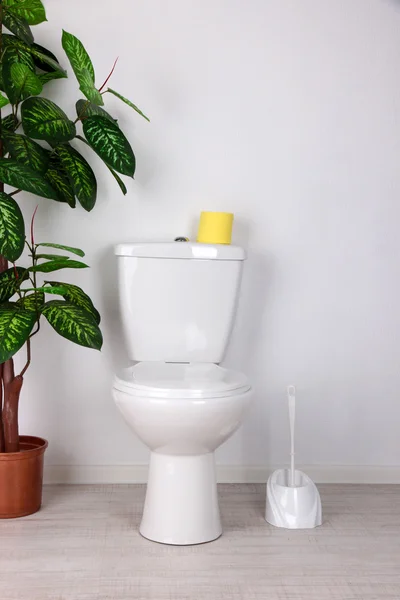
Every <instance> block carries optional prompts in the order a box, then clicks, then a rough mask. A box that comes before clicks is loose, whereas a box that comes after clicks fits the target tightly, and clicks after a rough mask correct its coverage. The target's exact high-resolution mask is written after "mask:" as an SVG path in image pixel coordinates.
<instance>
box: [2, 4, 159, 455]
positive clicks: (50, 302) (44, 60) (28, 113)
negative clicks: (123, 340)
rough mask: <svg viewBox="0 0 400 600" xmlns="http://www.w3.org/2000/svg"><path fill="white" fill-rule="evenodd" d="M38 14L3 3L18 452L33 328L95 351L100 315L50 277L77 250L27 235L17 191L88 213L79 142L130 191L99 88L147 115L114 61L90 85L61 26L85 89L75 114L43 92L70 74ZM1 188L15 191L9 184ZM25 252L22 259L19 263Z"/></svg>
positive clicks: (11, 413)
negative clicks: (115, 84) (38, 35)
mask: <svg viewBox="0 0 400 600" xmlns="http://www.w3.org/2000/svg"><path fill="white" fill-rule="evenodd" d="M44 21H46V13H45V8H44V6H43V4H42V2H41V0H0V66H1V69H0V452H16V451H18V450H19V437H18V435H19V434H18V402H19V396H20V391H21V387H22V383H23V377H24V374H25V372H26V370H27V368H28V367H29V365H30V362H31V338H32V337H33V336H34V335H35V334H36V333H37V332H38V331H39V329H40V321H41V319H42V318H45V319H47V321H48V322H49V323H50V325H51V326H52V327H53V329H54V330H55V331H56V332H57V333H58V334H60V335H61V336H63V337H65V338H67V339H68V340H70V341H72V342H75V343H76V344H80V345H81V346H86V347H88V348H94V349H97V350H99V349H100V348H101V346H102V335H101V331H100V328H99V323H100V316H99V313H98V312H97V310H96V309H95V307H94V305H93V303H92V301H91V299H90V298H89V296H88V295H87V294H85V292H83V290H81V289H80V288H79V287H78V286H75V285H72V284H70V283H65V282H60V281H53V276H51V275H49V274H50V273H53V272H55V271H60V270H61V269H82V268H85V267H86V266H87V265H86V264H85V263H83V262H82V261H81V260H79V259H78V258H81V257H83V256H84V253H83V251H82V250H80V249H78V248H71V247H69V246H65V245H62V244H58V243H52V242H51V243H50V242H44V243H37V242H36V241H35V239H34V231H33V223H34V218H32V222H31V227H30V233H29V234H28V235H27V236H26V234H25V224H24V219H23V216H22V213H21V210H20V207H19V204H18V199H19V198H20V196H18V197H17V199H16V196H17V194H19V193H20V192H21V191H24V192H30V193H31V194H35V195H37V196H40V197H42V198H48V199H49V200H54V201H56V202H64V203H67V204H68V205H69V206H70V207H71V208H75V206H76V202H77V201H78V203H79V204H80V205H81V206H82V207H83V208H84V209H85V210H87V211H91V210H92V209H93V207H94V205H95V203H96V197H97V183H96V176H95V174H94V172H93V170H92V168H91V166H90V165H89V163H88V162H87V160H86V159H85V158H84V157H83V156H82V154H81V153H80V148H79V146H80V145H82V144H85V145H86V146H88V147H89V148H91V149H92V150H93V151H94V152H95V153H96V154H97V155H98V156H99V157H100V158H101V159H102V160H103V162H104V164H105V166H106V167H107V168H108V169H109V171H110V172H111V174H112V175H113V176H114V178H115V179H116V181H117V183H118V185H119V187H120V189H121V191H122V192H123V194H126V192H127V190H126V187H125V184H124V182H123V181H122V179H121V177H120V175H126V176H128V177H133V175H134V173H135V156H134V154H133V151H132V148H131V146H130V144H129V142H128V140H127V138H126V137H125V135H124V134H123V132H122V131H121V129H120V127H119V125H118V123H117V121H116V119H114V118H113V117H112V116H111V115H110V114H109V113H108V112H107V111H106V110H105V109H104V108H103V106H104V97H105V95H106V94H112V95H114V96H116V97H117V98H119V99H120V100H122V101H123V102H124V103H125V104H127V105H129V106H130V107H131V108H133V109H134V110H135V111H136V112H137V113H139V114H140V115H141V116H142V117H144V118H145V119H147V117H146V116H145V115H144V114H143V113H142V112H141V111H140V110H139V109H138V108H137V106H135V105H134V104H133V103H132V102H131V101H130V100H128V99H127V98H124V97H123V96H122V95H121V94H119V93H118V92H116V91H115V90H113V89H111V88H109V87H106V86H107V84H108V80H109V78H110V76H111V74H112V72H113V70H114V67H115V64H114V66H113V68H112V71H111V73H110V75H109V76H108V77H107V79H106V81H105V82H104V83H103V84H102V85H101V86H100V87H98V86H97V85H96V78H95V71H94V68H93V64H92V61H91V59H90V57H89V55H88V53H87V52H86V50H85V48H84V46H83V44H82V43H81V42H80V41H79V40H78V39H77V38H76V37H75V36H74V35H72V34H70V33H67V32H66V31H64V32H63V34H62V46H63V49H64V51H65V53H66V55H67V58H68V60H69V63H70V65H71V67H72V70H73V72H74V74H75V77H76V79H77V81H78V84H79V89H80V91H81V94H82V97H81V98H79V99H78V101H77V102H76V106H75V111H76V115H74V117H73V118H69V117H68V116H67V114H66V113H65V112H64V110H63V109H62V108H61V107H60V106H58V105H57V104H55V103H54V102H52V101H51V100H49V99H47V98H45V97H43V96H42V94H43V92H44V90H45V87H46V85H47V84H48V83H49V82H50V81H53V80H55V79H63V78H65V77H67V73H66V71H65V70H64V69H63V67H62V66H61V65H60V63H59V61H58V59H57V57H56V56H55V55H54V54H53V53H52V52H50V50H48V49H47V48H44V47H43V46H40V45H39V44H37V43H35V41H34V37H33V33H32V30H31V26H32V25H37V24H39V23H42V22H44ZM4 30H6V31H4ZM1 113H3V114H1ZM147 120H148V119H147ZM5 185H6V186H10V188H11V189H9V188H8V187H7V189H6V191H5V187H4V186H5ZM24 250H26V253H25V256H27V259H26V260H23V261H22V262H23V263H24V264H23V265H20V264H19V263H18V265H17V264H16V262H17V261H20V259H21V255H22V253H23V252H24ZM59 251H61V252H62V253H63V254H60V253H59ZM74 255H75V256H74ZM76 256H77V257H78V258H76ZM39 277H41V280H40V281H39V279H38V278H39ZM50 279H51V280H50ZM24 345H25V346H26V350H27V361H26V364H25V366H24V368H23V369H22V371H21V373H20V374H17V375H15V373H14V363H13V358H12V357H13V356H14V354H15V353H16V352H18V350H20V349H21V348H22V347H23V346H24Z"/></svg>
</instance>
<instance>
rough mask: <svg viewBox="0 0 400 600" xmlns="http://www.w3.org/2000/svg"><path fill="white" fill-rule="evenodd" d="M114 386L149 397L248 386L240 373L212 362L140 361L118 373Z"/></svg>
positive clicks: (213, 394) (237, 390)
mask: <svg viewBox="0 0 400 600" xmlns="http://www.w3.org/2000/svg"><path fill="white" fill-rule="evenodd" d="M114 387H115V388H116V389H117V390H120V391H122V392H126V393H128V394H131V395H140V396H148V397H152V398H221V397H229V396H236V395H240V394H243V393H245V392H247V391H249V390H250V387H251V386H250V384H249V381H248V379H247V377H246V376H245V375H244V374H243V373H239V372H238V371H233V370H231V369H226V368H224V367H220V366H219V365H216V364H213V363H165V362H140V363H138V364H136V365H134V366H133V367H129V368H128V369H123V370H122V371H121V372H120V373H118V374H117V375H116V377H115V380H114Z"/></svg>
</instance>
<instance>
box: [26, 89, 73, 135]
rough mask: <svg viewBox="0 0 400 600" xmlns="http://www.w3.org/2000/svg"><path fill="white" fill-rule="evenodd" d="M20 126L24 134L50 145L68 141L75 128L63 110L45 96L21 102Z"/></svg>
mask: <svg viewBox="0 0 400 600" xmlns="http://www.w3.org/2000/svg"><path fill="white" fill-rule="evenodd" d="M21 115H22V126H23V128H24V131H25V133H26V135H28V136H29V137H32V138H34V139H37V140H45V141H46V142H48V143H49V144H51V145H55V144H58V143H60V142H68V141H69V140H72V139H73V138H74V137H75V135H76V128H75V125H74V123H73V122H72V121H70V120H69V119H68V117H67V115H66V114H65V112H64V111H63V110H61V108H60V107H59V106H57V104H55V103H54V102H52V101H51V100H47V98H28V99H27V100H25V101H24V102H23V104H22V109H21Z"/></svg>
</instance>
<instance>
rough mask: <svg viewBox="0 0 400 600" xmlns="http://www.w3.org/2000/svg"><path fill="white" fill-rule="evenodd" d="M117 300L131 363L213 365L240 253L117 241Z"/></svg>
mask: <svg viewBox="0 0 400 600" xmlns="http://www.w3.org/2000/svg"><path fill="white" fill-rule="evenodd" d="M115 254H116V255H117V262H118V280H119V300H120V309H121V317H122V323H123V328H124V334H125V339H126V344H127V348H128V352H129V358H130V359H131V360H132V361H165V362H208V363H219V362H220V361H221V360H222V358H223V355H224V352H225V349H226V346H227V344H228V340H229V335H230V332H231V329H232V325H233V321H234V317H235V311H236V303H237V298H238V292H239V286H240V280H241V273H242V265H243V261H244V259H245V252H244V250H243V249H242V248H239V247H237V246H228V245H227V246H223V245H211V244H194V243H189V242H170V243H137V244H135V243H133V244H120V245H118V246H116V248H115Z"/></svg>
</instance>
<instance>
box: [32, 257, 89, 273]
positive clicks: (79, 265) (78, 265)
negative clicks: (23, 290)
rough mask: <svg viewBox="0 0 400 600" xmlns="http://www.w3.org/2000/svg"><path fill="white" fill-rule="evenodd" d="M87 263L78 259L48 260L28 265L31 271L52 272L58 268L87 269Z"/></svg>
mask: <svg viewBox="0 0 400 600" xmlns="http://www.w3.org/2000/svg"><path fill="white" fill-rule="evenodd" d="M87 268H88V265H85V263H83V262H80V261H79V260H49V262H45V263H41V264H40V265H35V266H34V267H29V269H28V270H29V271H30V272H31V273H52V272H53V271H59V270H60V269H87Z"/></svg>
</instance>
